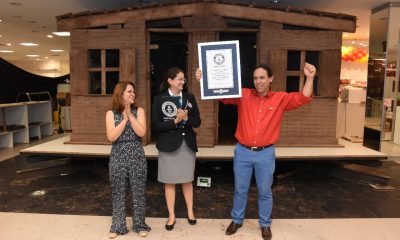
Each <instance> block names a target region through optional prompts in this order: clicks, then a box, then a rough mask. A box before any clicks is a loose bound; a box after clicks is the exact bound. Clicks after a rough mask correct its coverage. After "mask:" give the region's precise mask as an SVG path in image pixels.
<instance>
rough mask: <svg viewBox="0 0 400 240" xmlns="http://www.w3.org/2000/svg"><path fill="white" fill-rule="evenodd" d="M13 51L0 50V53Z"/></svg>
mask: <svg viewBox="0 0 400 240" xmlns="http://www.w3.org/2000/svg"><path fill="white" fill-rule="evenodd" d="M13 52H14V51H11V50H0V53H13Z"/></svg>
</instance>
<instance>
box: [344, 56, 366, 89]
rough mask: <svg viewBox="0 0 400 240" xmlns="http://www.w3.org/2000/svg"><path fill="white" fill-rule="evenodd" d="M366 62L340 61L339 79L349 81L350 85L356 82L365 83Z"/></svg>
mask: <svg viewBox="0 0 400 240" xmlns="http://www.w3.org/2000/svg"><path fill="white" fill-rule="evenodd" d="M367 77H368V62H351V61H348V62H346V61H342V67H341V71H340V79H351V83H352V84H356V82H357V81H365V82H366V81H367Z"/></svg>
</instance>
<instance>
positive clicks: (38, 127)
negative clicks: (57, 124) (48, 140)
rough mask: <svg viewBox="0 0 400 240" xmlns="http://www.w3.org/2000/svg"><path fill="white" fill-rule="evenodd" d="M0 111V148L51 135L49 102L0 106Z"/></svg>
mask: <svg viewBox="0 0 400 240" xmlns="http://www.w3.org/2000/svg"><path fill="white" fill-rule="evenodd" d="M0 111H1V113H0V127H1V129H0V147H9V148H11V147H13V146H14V143H29V139H30V138H33V137H37V138H39V139H40V138H42V137H44V136H50V135H52V134H53V120H52V113H51V102H50V101H38V102H22V103H8V104H0ZM7 126H8V127H7ZM15 126H19V127H21V128H19V129H14V128H13V127H15ZM10 127H11V128H10Z"/></svg>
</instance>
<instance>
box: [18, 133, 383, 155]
mask: <svg viewBox="0 0 400 240" xmlns="http://www.w3.org/2000/svg"><path fill="white" fill-rule="evenodd" d="M69 140H70V137H69V136H64V137H61V138H59V139H56V140H52V141H49V142H46V143H42V144H39V145H36V146H33V147H29V148H25V149H23V150H21V152H20V153H21V154H27V155H62V156H75V157H99V158H108V157H109V154H110V151H111V145H78V144H64V143H65V142H68V141H69ZM339 144H341V145H343V146H344V147H340V148H338V147H277V148H276V158H277V159H278V160H336V159H337V160H357V159H360V160H365V159H385V158H386V157H387V155H386V154H384V153H381V152H377V151H374V150H372V149H369V148H365V147H363V146H361V145H360V144H356V143H351V142H349V141H346V140H343V139H339ZM233 149H234V146H215V147H212V148H199V151H198V153H197V158H198V159H204V160H232V159H233ZM144 150H145V154H146V157H147V158H149V159H156V158H157V149H156V147H155V145H154V144H150V145H147V146H145V147H144Z"/></svg>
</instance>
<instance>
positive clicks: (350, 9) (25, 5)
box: [0, 0, 388, 61]
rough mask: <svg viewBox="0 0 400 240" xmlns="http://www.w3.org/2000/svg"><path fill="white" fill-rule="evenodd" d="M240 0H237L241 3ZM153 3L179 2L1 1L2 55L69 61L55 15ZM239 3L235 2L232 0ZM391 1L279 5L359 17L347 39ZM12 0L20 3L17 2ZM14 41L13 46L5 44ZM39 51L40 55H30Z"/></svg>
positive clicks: (362, 33) (361, 35)
mask: <svg viewBox="0 0 400 240" xmlns="http://www.w3.org/2000/svg"><path fill="white" fill-rule="evenodd" d="M238 1H240V0H236V2H238ZM149 2H158V3H162V2H176V0H175V1H173V0H158V1H156V0H0V19H1V20H2V22H0V35H1V37H0V50H11V51H14V53H1V52H0V57H2V58H4V59H6V60H9V61H15V60H26V59H36V58H38V59H40V60H44V59H45V57H47V58H46V59H54V60H67V59H68V52H69V37H57V36H54V37H53V38H48V37H47V35H48V34H51V33H52V32H53V31H56V18H55V16H58V15H63V14H66V13H70V12H72V13H77V12H83V11H96V10H102V9H119V8H125V7H130V6H136V5H137V4H141V3H149ZM232 2H235V1H232ZM240 2H243V3H256V4H257V3H261V4H265V3H266V2H267V3H269V2H271V1H270V0H241V1H240ZM386 2H388V1H387V0H280V3H278V4H277V6H282V7H287V6H290V7H293V8H298V9H312V10H317V11H326V12H333V13H344V14H349V15H354V16H357V18H358V19H359V20H358V21H357V26H358V28H357V31H356V33H349V34H348V36H344V38H345V39H346V38H347V39H364V40H366V39H368V37H369V35H368V33H369V18H370V14H371V9H373V8H375V7H378V6H380V5H382V4H384V3H386ZM12 3H20V4H21V5H19V6H18V5H15V4H12ZM20 42H34V43H37V44H39V45H38V46H35V47H25V46H20V45H19V44H18V43H20ZM7 43H11V46H7V45H5V44H7ZM51 49H62V50H64V52H63V53H53V52H51V51H50V50H51ZM28 54H36V55H39V57H34V58H31V57H27V56H26V55H28Z"/></svg>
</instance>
